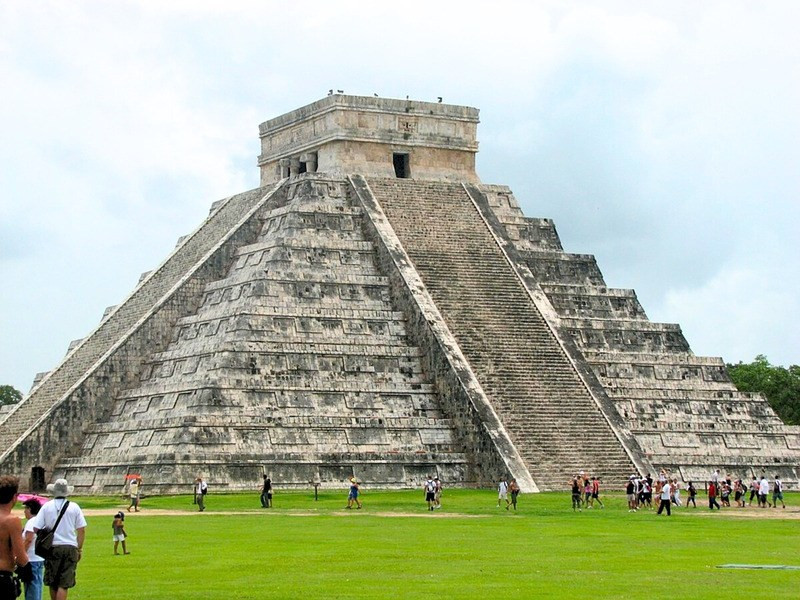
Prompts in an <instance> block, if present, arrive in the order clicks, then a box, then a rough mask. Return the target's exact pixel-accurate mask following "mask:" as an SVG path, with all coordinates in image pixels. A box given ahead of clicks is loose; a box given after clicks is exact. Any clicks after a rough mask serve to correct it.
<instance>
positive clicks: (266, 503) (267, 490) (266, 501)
mask: <svg viewBox="0 0 800 600" xmlns="http://www.w3.org/2000/svg"><path fill="white" fill-rule="evenodd" d="M261 508H272V479H271V478H270V477H269V476H268V475H266V474H265V475H264V483H263V484H262V486H261Z"/></svg>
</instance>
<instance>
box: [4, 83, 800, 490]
mask: <svg viewBox="0 0 800 600" xmlns="http://www.w3.org/2000/svg"><path fill="white" fill-rule="evenodd" d="M477 122H478V111H477V110H476V109H472V108H469V107H458V106H449V105H442V104H431V103H425V102H414V101H402V100H389V99H383V98H362V97H353V96H344V95H333V96H331V97H329V98H326V99H323V100H321V101H319V102H316V103H313V104H311V105H308V106H306V107H303V108H301V109H298V110H297V111H294V112H292V113H289V114H287V115H283V116H281V117H278V118H276V119H272V120H271V121H268V122H266V123H264V124H262V126H261V128H260V135H261V141H262V155H261V157H260V160H259V165H260V168H261V174H262V182H263V183H265V184H268V185H265V187H262V188H258V189H256V190H252V191H250V192H245V193H243V194H238V195H235V196H231V197H230V198H226V199H224V200H220V201H218V202H215V203H214V204H213V205H212V207H211V211H210V214H209V216H208V218H207V219H206V220H205V221H204V223H203V224H202V225H201V226H200V227H199V228H198V229H197V230H196V231H195V232H193V233H191V234H190V235H188V236H184V237H181V238H180V239H179V241H178V245H177V247H176V248H175V250H174V251H173V252H172V254H171V255H170V256H169V257H168V258H167V259H166V260H165V262H164V263H163V264H161V265H160V266H159V267H157V268H156V269H154V270H153V271H151V272H147V273H145V274H143V275H142V278H141V280H140V282H139V284H138V285H137V286H136V288H135V289H134V291H133V292H132V293H131V295H130V296H129V297H128V298H126V299H124V300H123V301H122V302H120V303H119V305H117V306H114V307H110V308H109V309H107V310H106V312H105V313H104V315H103V317H102V320H101V322H100V324H99V326H98V327H97V328H96V329H95V330H94V331H92V332H90V333H89V334H88V335H87V336H86V337H85V338H83V339H82V340H76V341H75V342H73V343H72V344H70V347H69V351H68V354H67V356H66V357H65V358H64V360H63V361H62V362H61V364H59V365H57V366H56V367H55V368H54V369H53V370H51V371H49V372H44V373H40V374H39V375H37V378H36V380H35V381H34V386H33V388H32V389H31V392H30V393H29V394H28V395H27V396H26V398H25V399H24V400H23V402H21V403H20V404H19V405H17V406H15V407H13V408H10V409H5V410H4V411H2V412H0V449H2V454H1V455H0V471H2V472H5V473H15V474H18V475H20V476H21V477H22V478H23V481H26V480H27V479H28V477H29V475H30V473H31V469H32V468H33V467H43V468H44V469H45V471H46V474H47V478H48V479H53V478H54V477H57V476H67V477H68V478H69V480H70V482H71V483H72V484H74V485H76V486H77V487H78V489H79V491H81V492H88V493H118V492H119V491H121V490H122V488H123V486H124V481H125V480H124V476H125V475H126V474H128V473H131V472H136V473H139V474H141V475H142V476H143V477H144V478H145V481H146V485H147V486H148V488H149V489H150V490H151V493H152V492H155V491H160V492H178V491H184V492H185V491H188V490H189V489H191V487H190V486H191V483H192V481H193V480H194V478H195V477H196V476H197V475H198V474H202V475H203V476H204V477H205V478H206V479H207V480H208V481H210V482H211V483H212V484H213V486H214V489H215V490H225V489H231V490H233V489H253V488H254V486H257V484H258V481H259V480H260V476H261V474H262V473H269V474H271V475H272V477H273V480H274V481H276V482H277V483H279V484H280V485H282V486H286V487H292V486H307V485H309V482H311V481H314V480H319V481H321V482H322V485H323V486H335V487H338V486H341V485H342V484H343V481H344V480H345V479H346V478H348V477H350V476H353V475H355V476H357V477H359V478H360V479H362V480H363V481H364V482H366V483H368V484H369V485H373V486H382V487H407V486H414V485H418V484H419V483H420V482H421V480H422V479H423V478H424V477H425V475H427V474H428V473H436V474H438V475H439V476H440V477H441V478H442V479H444V480H445V481H446V482H447V483H448V485H488V484H491V483H492V482H494V481H496V479H497V477H499V476H501V475H509V476H513V477H516V478H517V479H518V480H519V482H520V484H521V486H522V487H523V489H525V490H526V491H536V490H537V489H553V488H563V487H564V486H565V485H566V484H567V479H568V477H570V476H571V475H573V474H574V473H575V472H577V471H579V470H586V471H589V472H591V473H592V474H598V475H600V476H601V477H603V478H604V479H605V480H606V485H607V486H610V487H613V486H615V485H616V484H617V483H620V482H621V481H622V480H623V479H625V478H626V476H627V475H628V474H629V473H630V472H631V471H634V470H635V471H640V472H646V471H650V472H653V471H654V470H655V469H658V468H661V467H664V468H669V469H671V470H673V471H674V472H675V473H677V474H679V475H680V476H681V477H683V478H684V479H694V480H698V481H701V480H703V479H705V478H707V477H708V474H709V473H710V472H711V470H712V469H715V468H719V469H721V470H722V471H723V472H729V473H730V474H731V475H733V476H742V477H750V476H752V475H753V474H761V473H762V472H764V471H766V472H767V474H768V475H770V476H771V475H774V474H775V473H780V474H781V475H782V477H783V478H784V481H785V483H786V484H787V485H788V486H790V487H797V486H798V479H800V467H799V466H798V465H800V428H798V427H788V426H786V425H784V424H783V423H781V421H780V419H778V417H777V416H776V415H775V413H774V412H773V411H772V410H771V409H770V407H769V405H768V404H767V403H766V401H765V400H764V399H763V398H762V397H760V396H758V395H751V394H743V393H740V392H738V391H736V389H735V387H734V386H733V385H732V383H731V382H730V378H729V376H728V374H727V372H726V370H725V366H724V363H723V362H722V360H721V359H719V358H708V357H698V356H695V355H694V354H692V352H691V348H690V346H689V344H688V342H687V340H686V339H685V338H684V336H683V334H682V332H681V329H680V327H679V326H678V325H674V324H663V323H654V322H651V321H650V320H649V319H648V317H647V314H646V312H645V310H644V308H643V307H642V306H641V304H640V303H639V301H638V299H637V297H636V294H635V292H633V291H632V290H621V289H612V288H608V287H607V286H606V284H605V281H604V279H603V275H602V273H601V271H600V269H599V267H598V265H597V262H596V260H595V259H594V257H593V256H591V255H588V254H571V253H569V252H566V251H564V249H563V247H562V244H561V241H560V239H559V237H558V233H557V231H556V229H555V225H554V223H553V222H552V221H551V220H549V219H546V218H531V217H526V216H525V215H523V214H522V211H521V210H520V208H519V205H518V203H517V201H516V199H515V198H514V195H513V193H512V192H511V190H510V189H509V188H508V187H506V186H502V185H485V184H479V183H478V178H477V175H476V174H475V171H474V155H475V152H476V151H477V140H476V135H475V132H476V127H477ZM398 154H400V155H407V156H408V157H409V160H410V162H409V163H408V165H409V166H410V170H409V171H404V170H403V169H402V168H400V167H399V166H398V163H397V162H395V161H396V155H398ZM401 166H402V165H401ZM396 169H399V171H397V172H396ZM353 173H359V175H352V174H353ZM396 173H397V174H399V175H402V176H406V177H402V176H401V177H395V174H396Z"/></svg>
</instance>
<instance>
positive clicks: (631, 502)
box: [573, 475, 636, 512]
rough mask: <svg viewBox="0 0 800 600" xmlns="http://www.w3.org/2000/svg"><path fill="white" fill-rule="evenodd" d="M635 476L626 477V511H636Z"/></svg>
mask: <svg viewBox="0 0 800 600" xmlns="http://www.w3.org/2000/svg"><path fill="white" fill-rule="evenodd" d="M635 478H636V476H635V475H631V476H630V477H629V478H628V484H627V485H626V486H625V495H626V496H627V497H628V512H636V486H635V485H634V483H633V480H634V479H635ZM574 493H575V492H574V491H573V494H574Z"/></svg>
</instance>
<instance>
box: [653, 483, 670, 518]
mask: <svg viewBox="0 0 800 600" xmlns="http://www.w3.org/2000/svg"><path fill="white" fill-rule="evenodd" d="M671 503H672V484H671V483H670V482H669V481H666V482H664V485H662V486H661V503H660V504H659V505H658V512H657V513H656V514H659V515H660V514H661V512H662V511H663V510H664V509H665V508H666V509H667V516H668V517H670V516H672V513H671V512H670V504H671Z"/></svg>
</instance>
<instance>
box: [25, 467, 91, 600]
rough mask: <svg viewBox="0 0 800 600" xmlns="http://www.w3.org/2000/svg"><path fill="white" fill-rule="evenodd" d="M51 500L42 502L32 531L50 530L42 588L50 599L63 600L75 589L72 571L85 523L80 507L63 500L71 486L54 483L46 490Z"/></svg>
mask: <svg viewBox="0 0 800 600" xmlns="http://www.w3.org/2000/svg"><path fill="white" fill-rule="evenodd" d="M47 491H48V492H50V493H51V494H53V496H54V497H53V499H52V500H50V501H49V502H46V503H45V505H44V506H42V510H40V511H39V515H38V516H37V517H36V525H35V526H34V529H35V530H36V531H37V532H38V531H39V530H40V529H43V528H45V527H47V528H50V529H53V528H54V527H55V524H56V521H58V519H59V515H63V516H62V517H61V521H60V522H59V524H58V527H57V528H55V531H54V533H53V549H52V551H51V554H50V556H47V557H45V559H44V584H45V585H46V586H47V587H49V588H50V598H51V599H53V600H65V599H66V597H67V593H68V591H69V589H70V588H73V587H75V571H76V570H77V568H78V562H79V561H80V560H81V555H82V553H83V540H84V537H85V535H86V519H85V518H84V516H83V512H82V511H81V508H80V506H78V505H77V504H75V503H74V502H70V501H69V500H67V496H69V495H70V494H71V493H72V492H73V491H74V488H73V486H71V485H69V484H68V483H67V480H66V479H57V480H56V482H55V483H51V484H49V485H48V486H47Z"/></svg>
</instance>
